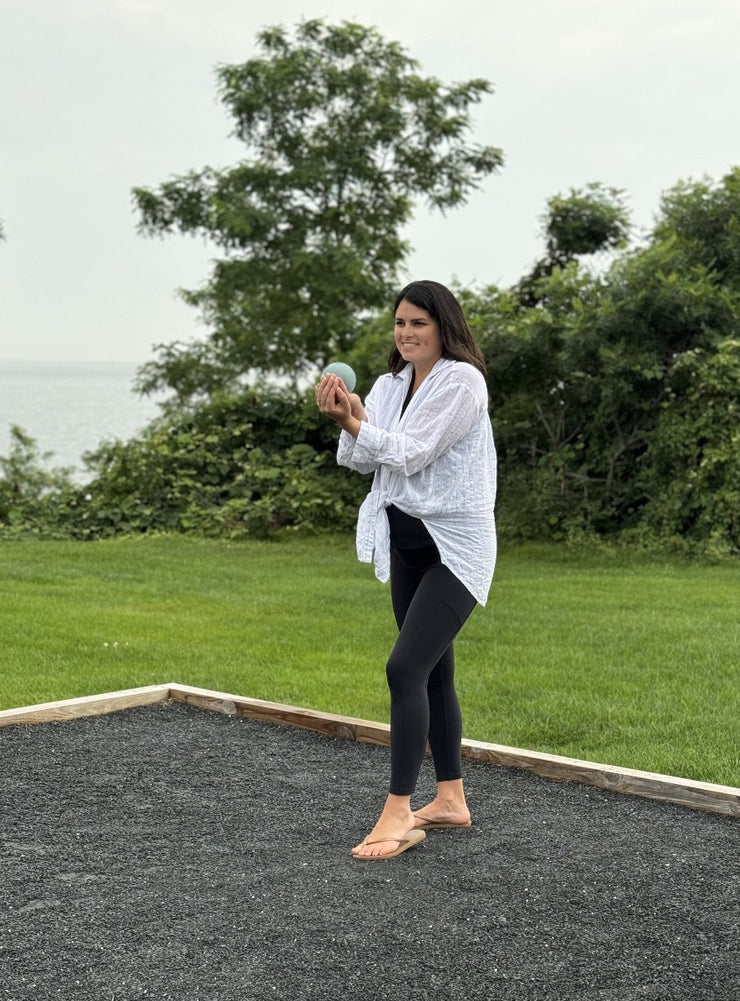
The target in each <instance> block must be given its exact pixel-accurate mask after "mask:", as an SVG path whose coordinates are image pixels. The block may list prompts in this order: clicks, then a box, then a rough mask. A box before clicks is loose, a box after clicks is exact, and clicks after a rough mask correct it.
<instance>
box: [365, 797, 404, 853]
mask: <svg viewBox="0 0 740 1001" xmlns="http://www.w3.org/2000/svg"><path fill="white" fill-rule="evenodd" d="M415 825H416V821H415V818H414V814H413V813H412V812H411V797H410V796H390V795H389V796H388V799H387V800H386V801H385V806H384V807H383V811H382V813H381V814H380V817H379V818H378V822H377V824H376V825H375V827H374V828H373V829H372V831H370V833H369V834H368V836H367V837H366V838H364V839H363V840H362V841H361V842H360V843H359V845H355V847H354V848H353V849H352V854H353V855H354V856H355V858H367V857H370V856H378V857H381V858H382V856H383V855H391V854H393V853H394V852H395V851H396V850H397V849H398V848H399V846H400V844H401V842H402V841H403V840H404V839H405V838H406V836H407V835H408V834H409V833H410V832H411V831H413V830H414V827H415Z"/></svg>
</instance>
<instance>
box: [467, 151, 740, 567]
mask: <svg viewBox="0 0 740 1001" xmlns="http://www.w3.org/2000/svg"><path fill="white" fill-rule="evenodd" d="M739 182H740V169H735V170H734V171H732V172H731V173H730V174H728V175H727V176H726V177H725V178H723V179H722V181H721V182H720V183H717V184H712V183H710V182H700V183H694V182H691V183H684V184H679V185H677V186H676V187H674V188H673V189H671V190H670V191H669V192H668V193H667V194H666V196H665V197H664V199H663V202H662V206H661V214H660V216H659V218H658V220H657V224H656V226H655V229H654V231H653V232H652V234H650V236H649V238H648V240H647V242H646V244H645V245H644V246H642V247H639V248H637V249H635V250H633V251H632V252H630V253H627V254H624V255H621V256H620V257H619V258H618V259H617V260H616V261H615V262H614V263H613V264H612V266H611V267H610V268H609V270H608V272H606V273H605V274H603V275H596V274H594V273H592V272H590V271H589V269H588V268H583V267H581V266H580V265H579V262H578V261H571V262H570V263H568V264H567V265H566V266H565V267H564V268H562V267H560V266H557V265H556V266H554V267H553V269H552V271H551V273H550V274H549V275H548V276H545V277H542V278H540V279H539V281H538V283H537V285H536V292H537V302H536V304H535V305H534V306H533V307H532V308H523V306H522V302H521V298H520V293H521V286H517V287H515V288H514V289H511V290H504V291H501V290H498V289H489V290H485V291H484V292H483V293H481V294H480V295H479V296H477V297H476V296H471V298H470V304H469V311H470V312H471V314H472V316H473V319H474V322H475V323H476V325H477V327H478V329H479V332H480V337H481V341H482V344H483V348H484V352H485V355H486V359H487V361H488V365H489V373H490V375H491V380H490V383H491V387H492V403H493V416H494V424H495V430H496V435H497V442H498V445H499V448H500V451H501V456H502V467H503V472H502V481H503V482H505V484H506V490H504V491H502V504H503V511H502V513H503V514H504V517H503V518H502V522H503V524H504V526H505V527H508V529H509V530H512V531H515V532H517V533H518V534H522V535H533V534H534V535H536V534H539V535H543V536H547V535H550V536H552V535H554V536H556V537H558V536H562V535H563V534H564V533H567V532H570V531H574V530H575V531H582V530H584V529H585V530H589V531H597V532H603V533H616V532H620V533H623V534H624V533H627V534H628V535H629V534H633V535H634V534H637V535H638V536H640V535H642V534H647V535H650V534H651V533H652V534H653V535H655V536H659V537H661V538H665V537H666V536H671V537H672V538H673V540H674V541H676V543H677V544H680V545H685V546H687V547H689V546H696V547H697V548H702V547H705V548H706V547H709V548H712V549H714V550H715V551H731V552H735V553H737V552H740V521H739V520H738V517H737V509H738V504H739V503H740V492H739V491H740V441H739V439H738V435H737V431H736V425H735V423H733V415H734V413H735V411H736V410H737V406H738V388H739V387H740V381H739V380H740V365H739V358H740V356H739V354H738V340H737V330H738V320H739V319H740V226H739V225H738V218H740V183H739ZM728 415H729V417H728Z"/></svg>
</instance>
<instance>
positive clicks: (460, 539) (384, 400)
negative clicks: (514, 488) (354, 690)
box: [337, 358, 496, 605]
mask: <svg viewBox="0 0 740 1001" xmlns="http://www.w3.org/2000/svg"><path fill="white" fill-rule="evenodd" d="M412 376H413V366H412V365H410V364H409V365H407V366H406V367H405V368H404V369H403V370H402V371H401V372H400V373H398V374H397V375H392V374H387V375H383V376H381V377H380V378H379V379H378V380H377V381H376V383H375V385H374V386H373V388H372V389H371V391H370V393H369V394H368V396H367V399H366V401H365V410H366V413H367V418H368V419H367V422H363V424H362V427H361V428H360V431H359V434H358V436H357V438H356V439H355V438H353V437H352V435H350V434H348V433H347V432H346V431H343V432H342V434H341V435H340V440H339V449H338V452H337V462H338V463H339V464H340V465H344V466H348V467H349V468H350V469H355V470H357V471H359V472H362V473H370V472H373V473H374V474H375V476H374V478H373V484H372V487H371V490H370V493H369V494H368V496H367V497H366V498H365V500H364V501H363V503H362V505H361V507H360V510H359V514H358V519H357V555H358V558H359V559H360V560H361V561H362V562H364V563H372V562H374V564H375V575H376V577H377V578H378V579H379V580H381V581H383V582H385V581H387V580H388V579H389V578H390V528H389V525H388V517H387V515H386V513H385V509H386V508H387V507H388V506H389V505H390V504H395V506H396V507H398V508H399V509H400V510H401V511H404V512H405V513H406V514H408V515H411V516H412V517H415V518H420V519H421V520H422V521H423V523H424V525H425V526H426V528H427V530H428V531H429V534H430V535H431V536H432V538H433V539H434V542H435V544H436V546H437V548H438V550H439V554H440V558H441V560H442V563H443V564H444V565H445V566H447V567H449V569H450V570H451V571H452V572H453V573H454V574H455V576H456V577H457V578H458V579H459V580H460V581H462V583H463V584H464V585H465V587H467V589H468V590H469V591H470V593H471V594H472V595H473V597H474V598H475V599H476V601H477V602H478V603H479V604H481V605H484V604H485V603H486V600H487V597H488V591H489V589H490V586H491V581H492V579H493V571H494V566H495V562H496V526H495V519H494V504H495V500H496V449H495V446H494V442H493V433H492V430H491V422H490V418H489V416H488V391H487V387H486V382H485V379H484V378H483V376H482V375H481V373H480V372H478V370H477V369H476V368H474V366H472V365H469V364H467V363H466V362H457V361H453V360H452V359H446V358H443V359H440V360H439V361H438V362H437V364H436V365H435V367H434V368H433V369H432V372H431V373H430V374H429V375H428V376H427V378H426V379H425V380H424V382H423V383H422V384H421V386H420V387H419V389H418V390H417V392H416V393H415V394H414V396H413V397H412V399H411V402H410V403H409V405H408V407H407V408H406V411H405V412H404V414H403V415H401V407H402V405H403V402H404V400H405V398H406V393H407V391H408V387H409V382H410V379H411V378H412Z"/></svg>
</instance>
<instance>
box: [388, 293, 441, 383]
mask: <svg viewBox="0 0 740 1001" xmlns="http://www.w3.org/2000/svg"><path fill="white" fill-rule="evenodd" d="M395 337H396V347H397V348H398V350H399V351H400V353H401V357H402V358H403V360H404V361H406V362H409V361H410V362H413V365H414V368H415V369H416V376H417V379H423V378H425V377H426V376H427V375H429V373H430V372H431V370H432V368H433V367H434V365H435V364H436V363H437V362H438V361H439V359H440V358H441V357H442V335H441V333H440V331H439V324H438V323H437V321H436V320H435V319H433V318H432V317H431V316H430V315H429V313H427V311H426V310H425V309H421V308H420V307H419V306H415V305H414V304H413V303H412V302H409V301H408V300H407V299H402V300H401V302H400V303H399V304H398V308H397V309H396V332H395Z"/></svg>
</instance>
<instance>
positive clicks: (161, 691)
mask: <svg viewBox="0 0 740 1001" xmlns="http://www.w3.org/2000/svg"><path fill="white" fill-rule="evenodd" d="M169 697H170V686H169V685H147V686H145V687H144V688H126V689H124V690H123V691H120V692H105V693H104V694H102V695H85V696H83V697H82V698H78V699H62V700H61V701H59V702H41V703H39V704H38V705H35V706H23V707H21V708H19V709H3V710H1V711H0V726H10V724H12V723H55V722H59V721H61V720H67V719H78V718H81V717H83V716H102V715H104V714H105V713H112V712H117V711H118V710H119V709H133V708H134V706H151V705H154V704H155V703H157V702H165V701H166V700H167V699H168V698H169Z"/></svg>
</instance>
